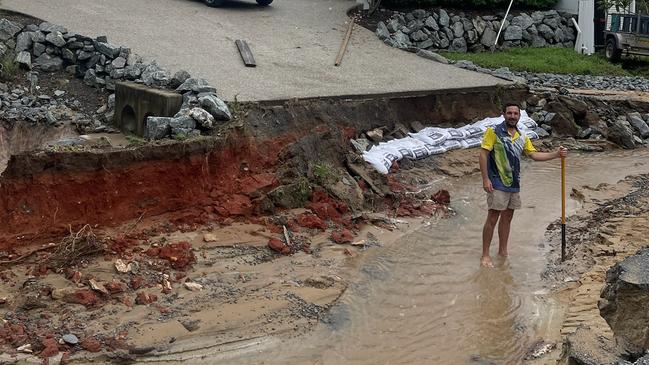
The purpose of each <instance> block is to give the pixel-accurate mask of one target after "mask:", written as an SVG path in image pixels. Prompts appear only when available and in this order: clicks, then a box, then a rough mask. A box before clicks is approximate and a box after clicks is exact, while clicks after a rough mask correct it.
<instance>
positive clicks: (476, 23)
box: [472, 17, 493, 44]
mask: <svg viewBox="0 0 649 365" xmlns="http://www.w3.org/2000/svg"><path fill="white" fill-rule="evenodd" d="M472 23H473V27H474V28H475V30H476V32H477V33H478V35H479V36H481V35H482V33H484V31H485V29H486V28H487V22H485V21H484V20H482V18H481V17H476V18H473V20H472ZM492 44H493V43H492Z"/></svg>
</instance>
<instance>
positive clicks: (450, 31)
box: [443, 28, 455, 41]
mask: <svg viewBox="0 0 649 365" xmlns="http://www.w3.org/2000/svg"><path fill="white" fill-rule="evenodd" d="M443 30H444V33H445V34H446V38H448V40H449V41H452V40H453V38H455V34H453V29H451V28H444V29H443Z"/></svg>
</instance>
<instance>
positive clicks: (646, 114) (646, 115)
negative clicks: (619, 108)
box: [642, 113, 649, 122]
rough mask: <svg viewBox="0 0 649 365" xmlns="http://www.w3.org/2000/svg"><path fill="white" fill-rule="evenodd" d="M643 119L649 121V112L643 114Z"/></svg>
mask: <svg viewBox="0 0 649 365" xmlns="http://www.w3.org/2000/svg"><path fill="white" fill-rule="evenodd" d="M642 120H644V121H645V122H649V113H645V114H642Z"/></svg>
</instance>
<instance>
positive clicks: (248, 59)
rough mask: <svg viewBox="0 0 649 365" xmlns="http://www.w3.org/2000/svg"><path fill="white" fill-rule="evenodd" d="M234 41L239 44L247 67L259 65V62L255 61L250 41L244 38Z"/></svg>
mask: <svg viewBox="0 0 649 365" xmlns="http://www.w3.org/2000/svg"><path fill="white" fill-rule="evenodd" d="M234 43H236V44H237V48H238V49H239V53H240V54H241V59H243V64H244V65H246V67H255V66H257V63H255V57H253V55H252V51H250V47H248V43H247V42H246V41H244V40H242V39H237V40H236V41H234Z"/></svg>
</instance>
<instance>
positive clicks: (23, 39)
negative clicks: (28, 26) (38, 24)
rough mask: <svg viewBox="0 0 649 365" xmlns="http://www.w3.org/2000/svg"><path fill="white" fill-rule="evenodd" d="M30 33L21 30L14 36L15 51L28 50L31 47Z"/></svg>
mask: <svg viewBox="0 0 649 365" xmlns="http://www.w3.org/2000/svg"><path fill="white" fill-rule="evenodd" d="M33 43H34V42H33V41H32V34H31V33H29V32H23V33H20V34H18V37H16V52H22V51H29V50H30V49H31V48H32V44H33Z"/></svg>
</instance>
